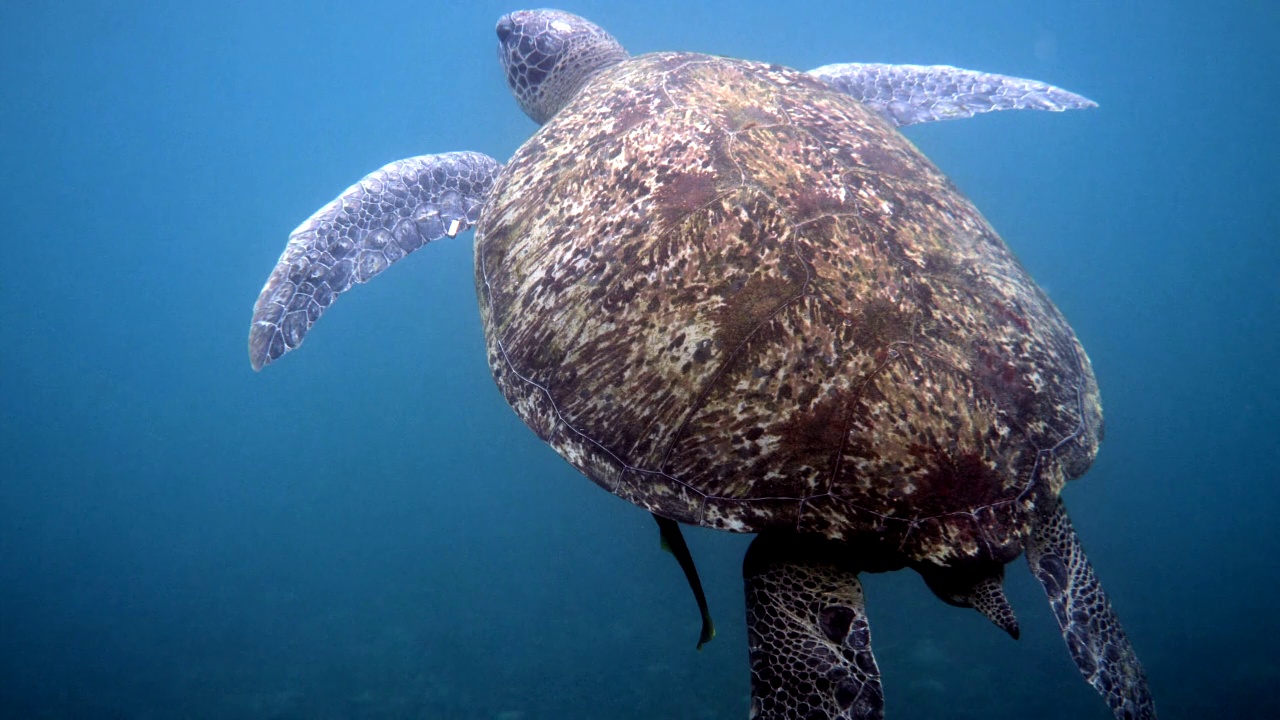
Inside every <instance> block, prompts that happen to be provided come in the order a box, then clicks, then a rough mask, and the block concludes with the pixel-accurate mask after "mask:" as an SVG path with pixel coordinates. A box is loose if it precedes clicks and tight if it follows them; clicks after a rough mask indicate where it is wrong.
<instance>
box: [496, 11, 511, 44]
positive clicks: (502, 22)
mask: <svg viewBox="0 0 1280 720" xmlns="http://www.w3.org/2000/svg"><path fill="white" fill-rule="evenodd" d="M515 29H516V24H515V23H514V22H512V21H511V16H510V15H503V16H502V17H501V18H499V19H498V27H497V28H496V30H497V32H498V42H506V41H507V38H509V37H511V33H512V32H514V31H515Z"/></svg>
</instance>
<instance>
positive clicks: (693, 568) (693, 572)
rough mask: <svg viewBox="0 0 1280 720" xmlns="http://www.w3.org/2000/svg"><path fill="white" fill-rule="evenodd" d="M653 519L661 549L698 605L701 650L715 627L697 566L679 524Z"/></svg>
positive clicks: (714, 633)
mask: <svg viewBox="0 0 1280 720" xmlns="http://www.w3.org/2000/svg"><path fill="white" fill-rule="evenodd" d="M653 519H654V520H657V521H658V531H659V532H660V533H661V534H662V549H664V550H666V551H667V552H670V553H671V554H672V555H674V556H675V558H676V562H678V563H680V569H681V570H683V571H684V578H685V580H687V581H689V589H690V590H692V591H693V599H694V600H695V601H697V603H698V612H700V613H702V632H701V633H700V634H699V635H698V649H699V650H701V649H702V646H703V645H706V644H707V643H709V642H711V638H713V637H715V636H716V626H715V623H713V622H711V611H710V610H708V609H707V596H706V594H704V593H703V592H702V580H700V579H698V566H697V565H694V564H693V554H692V553H690V552H689V546H688V545H687V544H685V541H684V533H682V532H680V523H677V522H676V521H675V520H669V519H667V518H664V517H662V516H661V515H654V516H653Z"/></svg>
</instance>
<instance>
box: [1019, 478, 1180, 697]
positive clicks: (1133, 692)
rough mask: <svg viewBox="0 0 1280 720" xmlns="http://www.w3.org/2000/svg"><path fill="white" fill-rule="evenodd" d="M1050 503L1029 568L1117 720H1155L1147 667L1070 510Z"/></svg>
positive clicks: (1044, 510)
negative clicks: (1087, 553) (1100, 580)
mask: <svg viewBox="0 0 1280 720" xmlns="http://www.w3.org/2000/svg"><path fill="white" fill-rule="evenodd" d="M1041 502H1046V501H1045V500H1043V499H1042V500H1041ZM1048 502H1049V503H1050V504H1049V505H1048V507H1045V508H1041V509H1040V512H1039V518H1038V520H1037V523H1036V526H1035V528H1034V529H1033V531H1032V536H1031V542H1030V543H1029V544H1028V546H1027V564H1029V565H1030V566H1031V572H1032V574H1034V575H1035V576H1036V579H1037V580H1039V581H1040V584H1041V585H1043V586H1044V591H1045V593H1046V594H1048V596H1049V604H1050V605H1051V606H1052V607H1053V614H1054V617H1056V618H1057V620H1058V627H1059V628H1060V629H1061V630H1062V637H1063V639H1064V640H1066V642H1067V649H1068V650H1069V651H1070V652H1071V658H1072V659H1073V660H1075V661H1076V665H1077V666H1078V667H1079V668H1080V673H1081V674H1082V675H1084V679H1085V680H1086V681H1088V683H1089V684H1090V685H1092V686H1093V687H1094V689H1095V690H1097V691H1098V692H1099V693H1100V694H1101V695H1102V697H1103V698H1104V699H1105V700H1106V701H1107V705H1108V706H1109V707H1110V708H1111V711H1112V713H1114V714H1115V716H1116V718H1117V719H1118V720H1155V717H1156V706H1155V703H1154V702H1153V701H1152V699H1151V690H1150V689H1149V688H1148V687H1147V675H1146V673H1145V672H1144V671H1143V669H1142V663H1141V662H1139V661H1138V655H1137V653H1135V652H1134V650H1133V645H1132V644H1131V643H1130V642H1129V638H1128V637H1127V636H1126V635H1125V634H1124V629H1123V628H1121V627H1120V620H1119V618H1117V617H1116V613H1115V610H1113V609H1111V600H1110V599H1109V598H1107V594H1106V593H1105V592H1104V591H1103V590H1102V585H1101V584H1099V583H1098V578H1097V577H1095V576H1094V574H1093V567H1092V566H1091V565H1090V564H1089V559H1088V558H1087V557H1085V555H1084V548H1082V547H1080V539H1079V538H1078V537H1076V531H1075V528H1074V527H1072V525H1071V519H1070V518H1068V517H1067V511H1066V508H1065V507H1063V505H1062V501H1061V500H1060V499H1058V498H1053V499H1052V500H1051V501H1048Z"/></svg>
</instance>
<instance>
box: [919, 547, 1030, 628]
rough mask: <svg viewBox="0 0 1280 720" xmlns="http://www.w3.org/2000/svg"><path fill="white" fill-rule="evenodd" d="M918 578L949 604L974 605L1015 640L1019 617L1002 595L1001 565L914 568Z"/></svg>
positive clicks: (1002, 574)
mask: <svg viewBox="0 0 1280 720" xmlns="http://www.w3.org/2000/svg"><path fill="white" fill-rule="evenodd" d="M917 570H919V572H920V577H922V578H924V582H925V584H926V585H928V586H929V589H930V590H932V591H933V594H934V595H937V596H938V598H939V599H941V600H942V601H943V602H945V603H947V604H948V605H955V606H956V607H967V608H973V609H974V610H977V611H978V612H980V613H982V615H983V616H984V617H986V618H987V619H988V620H990V621H991V622H993V623H995V625H996V627H998V628H1000V629H1001V630H1004V631H1005V632H1007V633H1009V636H1010V637H1012V638H1013V639H1014V640H1017V639H1018V618H1017V617H1016V616H1015V615H1014V614H1013V607H1012V606H1011V605H1009V599H1008V598H1007V597H1005V594H1004V586H1003V583H1004V565H1000V564H998V563H992V564H991V565H984V566H980V567H976V568H917Z"/></svg>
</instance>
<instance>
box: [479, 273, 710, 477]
mask: <svg viewBox="0 0 1280 720" xmlns="http://www.w3.org/2000/svg"><path fill="white" fill-rule="evenodd" d="M480 274H481V276H482V277H483V278H484V284H485V294H486V295H487V296H488V299H489V301H490V303H491V305H490V306H491V307H492V298H493V292H492V286H491V285H490V284H489V268H488V265H487V263H486V262H485V260H484V254H483V253H481V254H480ZM495 341H496V343H497V345H498V351H499V352H500V353H501V354H502V360H503V363H504V364H505V365H506V366H507V369H509V370H510V371H511V373H512V374H513V375H515V376H516V377H517V378H519V379H520V381H521V382H523V383H525V384H527V385H529V386H531V387H534V388H536V389H537V390H538V391H539V392H541V393H542V394H543V396H544V397H546V399H547V402H549V403H551V409H552V411H553V412H554V413H555V415H556V419H557V420H559V421H560V422H561V423H562V424H563V425H564V426H565V427H566V428H568V429H569V430H570V431H571V432H573V433H574V434H575V435H577V436H578V437H580V438H582V439H583V440H584V441H586V442H587V443H590V444H591V445H593V446H595V447H596V448H598V449H599V450H600V451H601V452H603V453H605V454H606V455H608V456H609V457H610V458H612V459H613V461H614V463H615V464H616V465H617V466H618V474H617V476H616V477H615V478H613V482H612V485H613V486H614V487H616V486H617V484H618V482H619V481H620V480H621V478H622V475H623V474H624V473H626V472H628V471H631V472H637V473H643V474H647V475H658V476H661V477H664V478H666V479H668V480H671V481H672V482H675V483H678V484H679V485H681V486H682V487H685V488H687V489H688V490H689V491H690V492H692V493H694V494H695V495H698V496H699V497H702V498H704V501H705V497H706V493H703V492H701V491H699V490H698V489H697V488H695V487H692V486H690V485H689V484H688V483H686V482H684V481H683V480H681V479H680V478H678V477H675V476H673V475H669V474H667V473H665V472H662V471H661V470H649V469H647V468H641V467H638V466H635V465H632V464H630V463H628V462H627V461H625V460H623V459H622V458H621V457H620V456H619V455H618V454H617V453H615V452H613V451H612V450H610V449H609V448H608V447H606V446H605V445H604V444H602V443H600V442H599V441H597V440H596V439H594V438H592V437H591V436H589V435H587V434H586V433H584V432H582V431H581V430H579V429H578V428H577V427H575V426H574V425H573V423H571V422H569V420H568V418H566V417H565V416H564V413H562V412H561V411H560V406H559V404H557V403H556V399H555V397H554V396H552V394H551V391H550V390H549V389H548V388H546V387H544V386H543V385H541V384H540V383H538V382H537V381H536V380H534V379H533V378H531V377H529V376H527V375H525V374H524V373H522V372H520V369H519V368H517V367H516V366H515V364H514V363H513V362H512V361H511V357H510V355H508V354H507V348H506V343H505V342H504V340H503V339H502V338H500V337H499V338H495ZM609 490H610V492H613V488H612V487H611V488H610V489H609Z"/></svg>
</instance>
